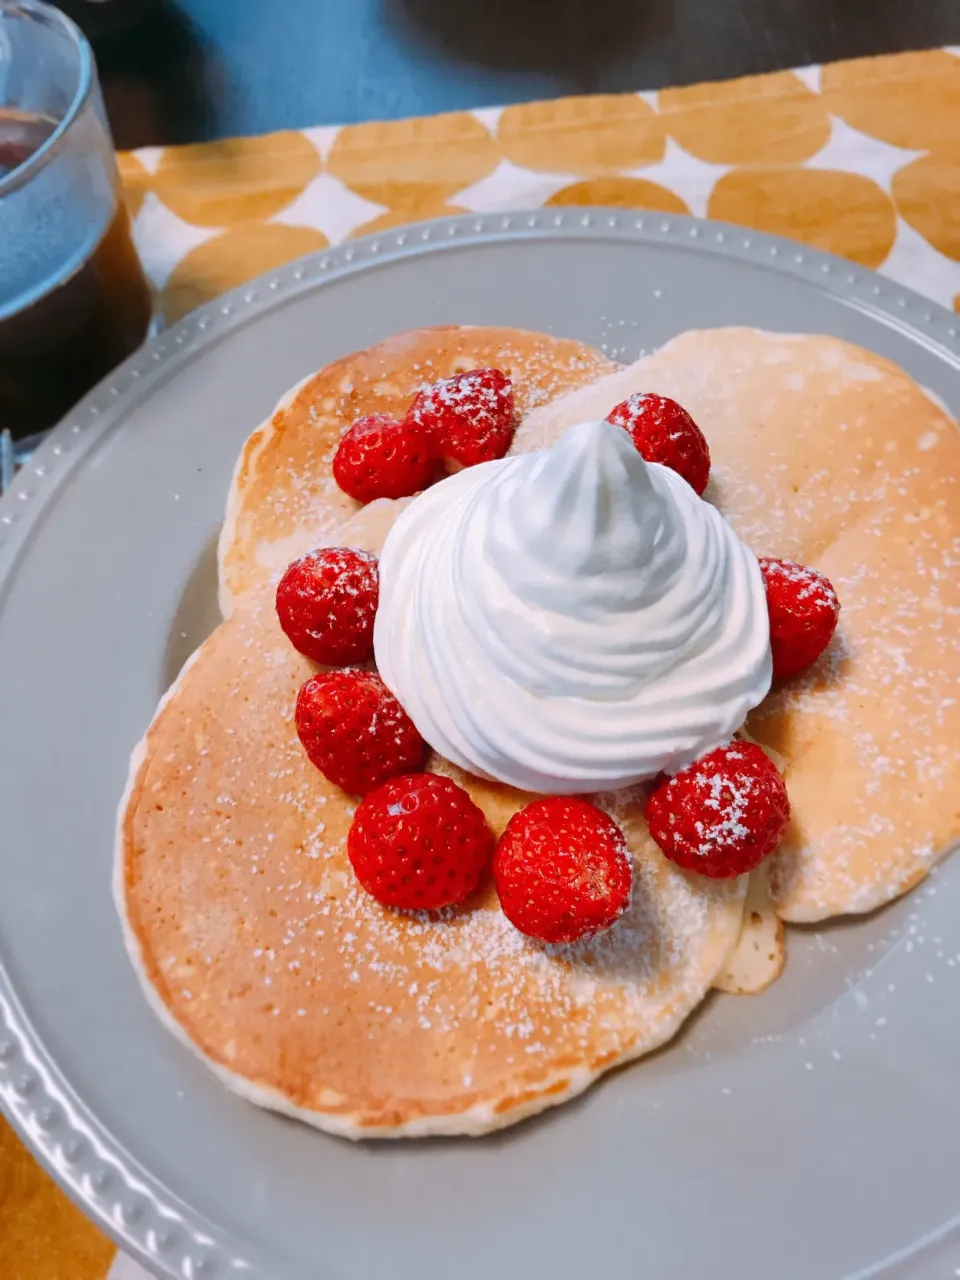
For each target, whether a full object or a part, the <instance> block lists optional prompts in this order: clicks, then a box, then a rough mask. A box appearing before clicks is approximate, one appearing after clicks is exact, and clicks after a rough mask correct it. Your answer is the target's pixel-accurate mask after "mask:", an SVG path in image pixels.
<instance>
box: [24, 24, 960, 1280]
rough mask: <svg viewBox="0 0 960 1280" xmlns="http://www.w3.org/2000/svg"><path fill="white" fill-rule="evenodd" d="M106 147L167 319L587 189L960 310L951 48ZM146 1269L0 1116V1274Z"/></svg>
mask: <svg viewBox="0 0 960 1280" xmlns="http://www.w3.org/2000/svg"><path fill="white" fill-rule="evenodd" d="M120 164H121V171H122V174H123V179H124V183H125V187H126V192H127V199H128V202H129V207H130V212H131V215H132V217H133V226H134V236H135V239H136V243H137V247H138V249H139V251H140V253H141V256H142V258H143V261H144V263H145V265H146V268H147V272H148V274H149V275H150V277H151V279H152V280H153V282H154V284H155V286H156V288H157V291H158V294H159V297H160V302H161V306H162V309H163V312H164V315H165V317H166V319H167V320H175V319H177V318H178V317H179V316H182V315H183V314H184V313H185V312H187V311H189V310H191V308H193V307H195V306H198V305H199V304H200V303H203V302H206V301H208V300H209V299H211V298H214V297H216V296H217V295H218V294H220V293H222V292H223V291H224V290H226V289H230V288H232V287H233V286H234V285H238V284H241V283H243V282H244V281H245V280H248V279H249V278H250V277H251V276H255V275H259V274H261V273H262V272H264V271H269V270H271V269H273V268H275V267H278V266H280V265H281V264H282V263H284V262H287V261H289V260H290V259H291V258H295V257H299V256H300V255H301V254H304V253H309V252H310V251H312V250H314V249H322V248H326V247H327V246H328V245H331V244H337V243H339V242H341V241H343V240H346V239H349V238H351V237H353V236H360V235H366V234H367V233H369V232H374V231H378V230H381V229H384V228H386V227H394V226H398V225H400V224H402V223H406V222H416V221H420V220H422V219H424V218H433V217H438V216H441V215H443V214H450V213H466V212H475V213H485V212H488V211H493V210H511V209H535V208H541V207H543V206H545V205H584V204H595V205H614V206H620V207H624V208H633V209H651V210H658V211H662V212H668V213H692V214H695V215H698V216H707V217H712V218H719V219H722V220H723V221H726V222H735V223H740V224H742V225H744V226H748V227H753V228H756V229H759V230H763V231H772V232H776V233H778V234H779V235H783V236H789V237H792V238H793V239H795V240H799V241H802V242H803V243H805V244H808V245H814V246H816V247H817V248H821V249H827V250H831V251H832V252H834V253H838V254H841V255H844V256H846V257H848V258H851V259H853V260H854V261H856V262H859V263H862V264H863V265H865V266H868V267H873V268H876V269H877V270H879V271H881V272H883V273H884V274H885V275H888V276H890V277H892V278H893V279H894V280H898V281H900V282H902V283H904V284H907V285H909V286H911V287H912V288H914V289H918V290H920V291H921V292H923V293H925V294H926V295H927V296H928V297H930V298H932V299H934V300H936V301H937V302H940V303H942V304H943V305H945V306H947V307H953V308H956V309H957V310H958V311H960V49H953V50H933V51H929V52H925V53H909V54H902V55H897V56H894V57H889V58H872V59H863V60H858V61H854V62H841V63H835V64H832V65H830V66H824V67H807V68H803V69H801V70H799V71H795V72H779V73H777V74H774V75H766V76H751V77H748V78H746V79H742V80H734V81H730V82H726V83H723V84H704V85H695V86H693V87H690V88H683V89H664V90H662V91H660V92H659V93H636V94H618V95H613V96H603V97H588V98H565V99H560V100H558V101H554V102H539V103H531V104H527V105H523V106H513V107H506V108H504V109H499V108H484V109H481V110H476V111H464V112H458V113H456V114H451V115H441V116H432V117H425V118H423V119H417V120H400V121H392V122H388V123H371V124H360V125H348V126H344V127H342V128H338V127H323V128H315V129H303V130H300V131H297V132H289V133H275V134H271V135H269V136H267V137H262V138H243V139H234V140H231V141H226V142H216V143H205V144H202V145H199V146H190V147H170V148H147V149H144V150H141V151H138V152H135V153H130V154H127V155H123V156H121V157H120ZM318 1141H323V1139H320V1138H318ZM143 1274H144V1273H143V1272H142V1271H141V1270H140V1269H139V1268H138V1267H136V1266H135V1265H134V1264H132V1263H131V1262H130V1261H129V1260H128V1259H125V1258H122V1257H116V1256H115V1250H114V1249H113V1247H112V1246H111V1245H110V1244H109V1243H108V1242H107V1241H106V1240H105V1239H104V1238H103V1237H102V1236H101V1235H100V1234H99V1232H98V1231H97V1230H96V1229H95V1228H94V1227H93V1226H91V1225H89V1224H88V1223H87V1222H86V1221H85V1219H84V1218H83V1217H82V1216H81V1214H80V1213H79V1212H78V1211H77V1210H76V1209H74V1208H73V1207H72V1206H71V1205H70V1203H69V1202H68V1201H67V1200H66V1198H65V1197H64V1196H63V1195H62V1194H61V1193H60V1192H59V1191H57V1190H56V1188H55V1187H54V1186H53V1184H52V1183H51V1182H50V1181H49V1180H48V1179H47V1178H46V1176H45V1175H44V1174H42V1173H41V1172H40V1170H39V1169H38V1167H37V1166H36V1165H35V1164H34V1163H33V1161H32V1160H31V1159H30V1157H29V1156H28V1155H27V1153H26V1152H25V1151H24V1150H23V1148H22V1147H21V1146H20V1145H19V1143H18V1142H17V1140H16V1139H15V1138H14V1137H13V1135H12V1133H11V1132H10V1131H9V1129H7V1128H6V1127H5V1125H4V1123H3V1121H2V1120H0V1280H105V1277H107V1276H108V1275H109V1276H110V1280H134V1277H140V1276H143Z"/></svg>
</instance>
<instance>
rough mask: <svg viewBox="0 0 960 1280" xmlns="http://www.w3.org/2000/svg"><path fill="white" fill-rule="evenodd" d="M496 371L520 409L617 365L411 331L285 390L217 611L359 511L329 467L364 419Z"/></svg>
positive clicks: (234, 516)
mask: <svg viewBox="0 0 960 1280" xmlns="http://www.w3.org/2000/svg"><path fill="white" fill-rule="evenodd" d="M489 367H496V368H498V369H502V370H503V371H504V373H507V374H510V375H511V376H512V377H513V379H514V392H515V396H516V402H517V410H518V413H519V414H520V415H521V416H522V415H525V414H526V413H528V412H529V411H530V410H531V409H533V408H535V407H536V406H537V405H539V404H543V403H545V402H546V401H548V400H551V399H553V398H554V397H555V396H558V395H562V394H563V393H564V392H567V391H570V390H572V389H573V388H575V387H579V386H582V385H584V384H585V383H589V382H592V381H594V380H595V379H596V378H598V377H601V376H602V375H603V374H606V373H610V372H611V371H613V370H614V369H616V368H617V367H618V366H616V365H615V364H613V363H612V362H611V361H610V360H608V359H607V358H606V356H604V355H602V354H601V353H600V352H599V351H595V350H594V349H593V348H592V347H587V346H584V344H583V343H580V342H572V341H570V340H569V339H566V338H552V337H549V336H547V335H546V334H540V333H528V332H526V331H525V330H523V329H505V328H468V327H464V326H448V327H446V328H437V329H414V330H411V331H410V332H409V333H402V334H399V335H398V336H397V337H395V338H388V339H387V340H386V341H385V342H381V343H379V344H378V345H377V346H375V347H370V348H369V350H367V351H358V352H356V353H355V354H353V355H349V356H346V357H344V359H342V360H338V361H336V362H335V363H334V364H331V365H328V366H327V367H326V368H325V369H321V370H320V372H319V373H316V374H314V375H313V377H311V378H307V379H306V380H305V381H304V382H301V383H300V385H299V386H297V387H295V388H294V389H293V390H292V391H291V392H289V393H288V394H287V395H286V396H284V398H283V399H282V400H281V401H280V403H279V404H278V405H277V408H276V409H275V410H274V412H273V415H272V417H271V418H270V419H269V421H267V422H265V423H264V424H263V426H261V427H259V428H258V429H257V430H256V431H254V432H253V434H252V435H251V436H250V438H249V439H248V440H247V442H246V444H245V445H244V447H243V451H242V452H241V454H240V457H239V459H238V461H237V465H236V468H235V471H234V476H233V484H232V486H231V490H230V496H229V498H228V501H227V515H226V520H225V522H224V526H223V532H222V534H221V537H220V607H221V610H222V612H223V615H224V617H226V616H228V615H229V613H230V611H231V609H232V607H233V601H234V600H235V599H236V598H237V596H239V595H242V594H243V592H244V591H248V590H250V589H252V588H256V587H258V586H262V585H263V584H264V583H266V582H267V581H269V579H270V577H271V575H275V574H278V573H281V572H282V571H283V570H284V569H285V568H286V566H287V565H288V564H289V563H290V561H291V560H293V559H295V558H296V557H297V556H299V555H302V554H303V553H304V552H305V551H309V550H310V548H311V547H314V546H317V545H318V544H319V543H321V542H323V541H324V540H327V539H329V538H330V537H331V536H332V535H333V533H334V532H335V530H336V529H337V527H338V526H339V525H340V524H342V523H343V521H344V520H346V519H348V518H349V517H350V516H351V515H353V514H354V512H356V511H358V510H359V504H358V503H356V502H355V501H354V500H353V499H352V498H350V497H348V496H347V495H346V494H345V493H343V492H342V490H341V489H339V488H338V487H337V484H336V482H335V481H334V479H333V474H332V470H331V464H332V461H333V455H334V453H335V452H336V449H337V445H338V443H339V441H340V437H341V435H342V434H343V433H344V432H345V431H346V430H347V429H348V428H349V427H350V426H351V425H352V424H353V422H354V421H355V420H356V419H357V418H359V417H361V416H362V415H364V414H369V413H382V414H386V415H387V416H388V417H391V418H402V417H404V415H405V414H406V412H407V409H408V408H409V406H410V402H411V400H412V399H413V397H414V396H415V395H416V393H417V391H419V389H420V388H421V386H423V385H424V384H425V383H430V382H436V381H438V380H439V379H440V378H448V377H450V376H451V375H453V374H455V373H464V372H466V370H468V369H479V368H489Z"/></svg>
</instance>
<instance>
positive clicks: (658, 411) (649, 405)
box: [607, 391, 710, 493]
mask: <svg viewBox="0 0 960 1280" xmlns="http://www.w3.org/2000/svg"><path fill="white" fill-rule="evenodd" d="M607 421H608V422H613V423H616V425H617V426H618V427H626V429H627V430H628V431H629V432H630V435H631V436H632V437H633V443H634V444H635V445H636V447H637V452H638V453H639V454H640V455H641V457H642V458H644V459H645V460H646V461H647V462H659V463H661V464H662V465H663V466H665V467H669V468H670V469H671V470H672V471H676V473H677V475H680V476H683V478H684V480H686V482H687V484H689V485H690V487H691V488H692V489H694V490H695V491H696V492H697V493H703V491H704V489H705V488H706V487H707V481H708V480H709V479H710V449H709V448H708V446H707V442H706V440H705V439H704V437H703V432H702V431H701V430H700V428H699V427H698V426H697V424H696V423H695V422H694V420H693V419H692V418H691V417H690V415H689V413H687V411H686V409H684V408H683V407H682V406H681V405H679V404H677V402H676V400H670V399H668V397H667V396H658V395H655V394H654V393H653V392H652V391H638V392H637V393H636V394H635V395H632V396H630V397H629V398H628V399H627V400H622V401H621V402H620V404H618V405H617V406H616V408H614V409H611V411H610V412H609V413H608V414H607Z"/></svg>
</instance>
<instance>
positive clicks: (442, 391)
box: [407, 369, 516, 467]
mask: <svg viewBox="0 0 960 1280" xmlns="http://www.w3.org/2000/svg"><path fill="white" fill-rule="evenodd" d="M515 412H516V411H515V408H514V402H513V383H512V382H511V381H510V379H509V378H508V377H507V376H506V375H505V374H503V373H501V372H500V370H499V369H473V370H471V372H470V373H458V374H457V375H456V377H453V378H444V379H443V381H442V382H435V383H434V384H433V386H431V387H425V388H424V389H423V390H422V391H421V392H420V393H419V395H418V396H417V398H416V399H415V400H414V402H413V404H412V405H411V406H410V412H409V413H408V415H407V419H408V421H410V422H414V423H416V424H417V426H419V427H422V428H423V429H424V430H425V431H429V432H430V433H431V435H432V436H433V439H434V442H435V444H436V448H437V451H438V452H439V454H440V455H441V457H444V458H448V459H450V460H452V461H453V462H458V463H459V464H460V465H461V466H463V467H472V466H474V465H475V464H476V463H478V462H492V461H493V459H494V458H502V457H503V455H504V454H505V453H506V452H507V450H508V449H509V448H510V444H511V441H512V440H513V433H514V431H515V429H516V417H515Z"/></svg>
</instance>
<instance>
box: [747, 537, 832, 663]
mask: <svg viewBox="0 0 960 1280" xmlns="http://www.w3.org/2000/svg"><path fill="white" fill-rule="evenodd" d="M760 572H761V573H762V574H763V585H764V587H765V588H766V592H767V610H768V612H769V614H770V647H771V649H772V650H773V678H774V679H775V680H783V679H785V678H786V677H787V676H794V675H796V674H797V672H798V671H803V670H804V668H806V667H809V666H810V664H811V663H812V662H816V660H817V658H819V657H820V655H821V653H823V651H824V649H825V648H826V647H827V645H828V644H829V643H830V638H831V636H832V635H833V633H834V631H836V629H837V620H838V619H839V617H840V601H839V600H838V599H837V593H836V591H834V589H833V586H832V584H831V582H830V581H829V579H828V578H825V577H824V576H823V574H822V573H818V572H817V570H816V569H810V568H808V567H807V566H806V565H804V564H794V562H793V561H792V560H768V559H766V558H765V557H763V556H761V558H760Z"/></svg>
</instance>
